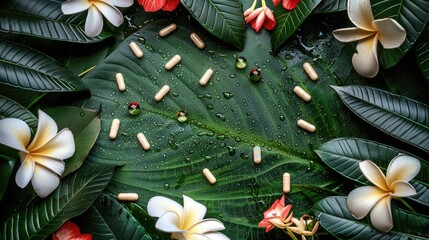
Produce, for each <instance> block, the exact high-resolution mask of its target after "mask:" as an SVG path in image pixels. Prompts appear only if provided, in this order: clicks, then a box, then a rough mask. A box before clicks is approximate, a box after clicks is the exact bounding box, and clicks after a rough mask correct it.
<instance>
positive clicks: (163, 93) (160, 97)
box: [155, 85, 170, 102]
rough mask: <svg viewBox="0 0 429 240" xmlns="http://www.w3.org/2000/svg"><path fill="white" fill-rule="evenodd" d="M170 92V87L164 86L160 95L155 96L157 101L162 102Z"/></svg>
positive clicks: (160, 90)
mask: <svg viewBox="0 0 429 240" xmlns="http://www.w3.org/2000/svg"><path fill="white" fill-rule="evenodd" d="M169 91H170V87H169V86H168V85H164V86H162V88H161V89H159V91H158V93H157V94H156V95H155V101H157V102H159V101H161V100H162V99H163V98H164V97H165V95H167V93H168V92H169Z"/></svg>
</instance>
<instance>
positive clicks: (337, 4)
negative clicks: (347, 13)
mask: <svg viewBox="0 0 429 240" xmlns="http://www.w3.org/2000/svg"><path fill="white" fill-rule="evenodd" d="M344 10H347V0H324V1H322V2H321V3H320V4H319V6H317V8H316V9H314V12H313V13H331V12H339V11H344Z"/></svg>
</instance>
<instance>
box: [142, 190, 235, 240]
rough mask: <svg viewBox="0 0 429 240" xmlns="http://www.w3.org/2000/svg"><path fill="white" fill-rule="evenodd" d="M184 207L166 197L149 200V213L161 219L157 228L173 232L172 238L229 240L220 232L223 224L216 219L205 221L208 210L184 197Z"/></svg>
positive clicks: (181, 239)
mask: <svg viewBox="0 0 429 240" xmlns="http://www.w3.org/2000/svg"><path fill="white" fill-rule="evenodd" d="M183 205H184V206H183V207H182V206H181V205H180V204H178V203H177V202H175V201H173V200H171V199H168V198H166V197H161V196H156V197H153V198H151V199H149V202H148V204H147V211H148V213H149V215H150V216H152V217H159V219H158V221H156V224H155V227H156V228H157V229H159V230H161V231H164V232H171V233H172V235H171V238H173V239H179V240H229V238H228V237H227V236H225V235H224V234H222V233H219V232H218V231H221V230H224V229H225V226H224V225H223V223H222V222H220V221H219V220H217V219H214V218H207V219H204V215H205V214H206V211H207V208H206V207H205V206H204V205H202V204H200V203H198V202H196V201H194V200H193V199H191V198H190V197H187V196H185V195H183Z"/></svg>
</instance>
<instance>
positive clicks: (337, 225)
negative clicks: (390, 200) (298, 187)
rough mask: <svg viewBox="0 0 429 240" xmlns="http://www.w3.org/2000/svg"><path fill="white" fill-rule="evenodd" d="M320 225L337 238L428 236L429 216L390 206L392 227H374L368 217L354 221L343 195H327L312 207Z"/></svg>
mask: <svg viewBox="0 0 429 240" xmlns="http://www.w3.org/2000/svg"><path fill="white" fill-rule="evenodd" d="M314 212H315V214H316V215H317V218H318V220H319V222H320V224H321V225H322V226H323V228H324V229H326V230H327V231H328V232H330V233H331V234H333V235H334V236H336V237H337V238H339V239H350V240H354V239H427V238H429V232H428V231H427V227H428V225H429V218H428V217H427V216H425V215H421V214H417V213H412V212H408V211H405V210H402V209H398V208H396V207H392V218H393V224H394V226H393V229H392V230H391V231H390V232H388V233H384V232H379V231H377V230H375V229H374V228H373V227H372V226H371V224H370V222H369V220H368V219H366V218H365V219H364V220H361V221H356V220H355V219H354V218H353V216H352V215H351V213H350V212H349V210H348V209H347V205H346V198H345V197H328V198H325V199H323V200H321V201H320V202H318V203H316V205H315V206H314Z"/></svg>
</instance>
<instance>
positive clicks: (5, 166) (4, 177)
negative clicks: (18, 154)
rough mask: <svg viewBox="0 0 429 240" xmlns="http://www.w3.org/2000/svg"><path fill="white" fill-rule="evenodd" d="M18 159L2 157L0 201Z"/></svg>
mask: <svg viewBox="0 0 429 240" xmlns="http://www.w3.org/2000/svg"><path fill="white" fill-rule="evenodd" d="M15 163H16V159H12V158H9V157H6V156H2V155H0V200H1V199H2V198H3V194H4V192H5V191H6V188H7V185H8V184H9V180H10V178H11V175H12V170H13V166H15Z"/></svg>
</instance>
